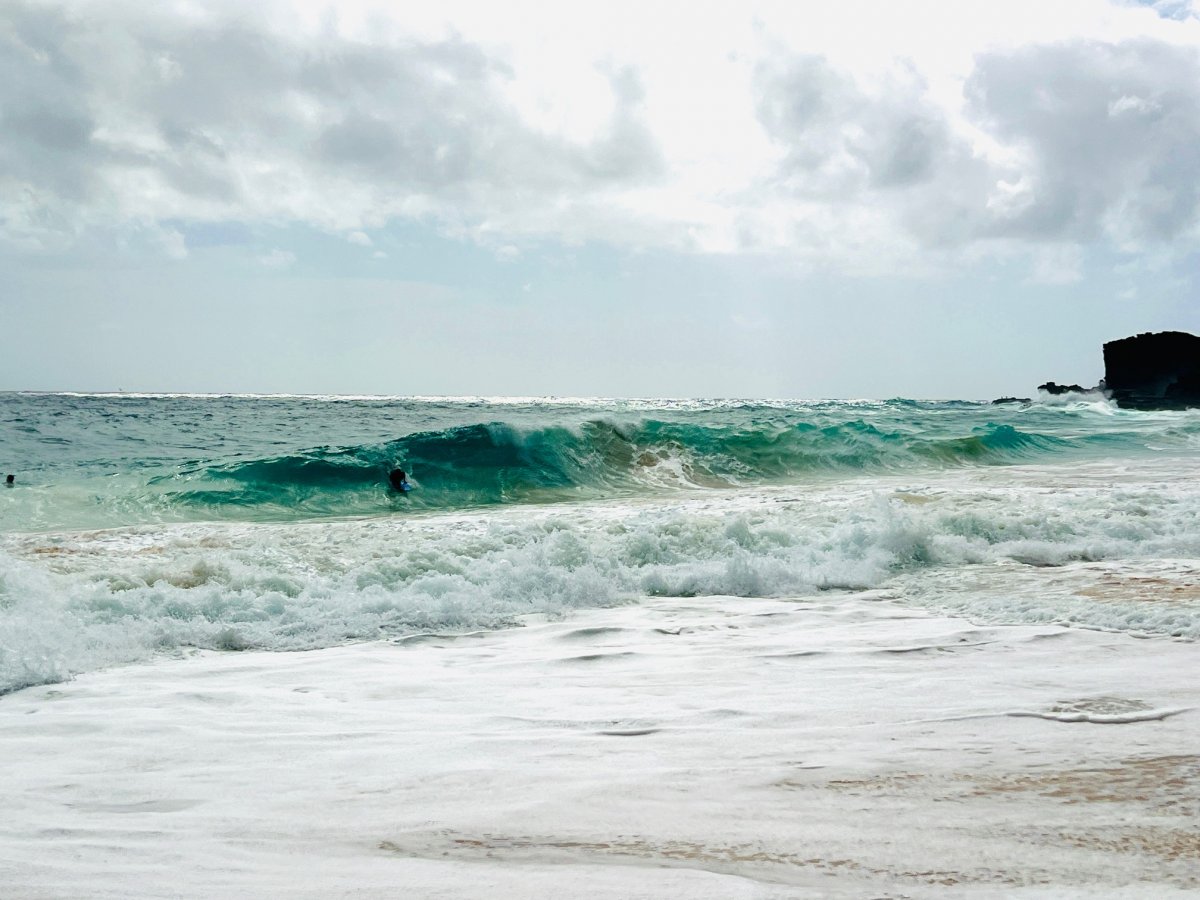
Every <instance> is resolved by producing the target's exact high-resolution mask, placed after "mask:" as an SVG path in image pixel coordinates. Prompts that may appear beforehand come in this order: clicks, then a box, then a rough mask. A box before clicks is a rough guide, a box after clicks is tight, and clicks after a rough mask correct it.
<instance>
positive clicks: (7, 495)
mask: <svg viewBox="0 0 1200 900" xmlns="http://www.w3.org/2000/svg"><path fill="white" fill-rule="evenodd" d="M393 468H403V469H405V470H406V471H407V472H408V473H409V475H410V480H411V482H412V484H413V486H414V487H413V490H412V491H411V492H409V493H407V494H398V493H395V492H393V491H391V490H390V488H389V481H388V473H389V472H390V471H391V470H392V469H393ZM8 472H12V473H13V474H14V475H15V479H14V484H13V486H12V487H11V488H0V694H2V696H0V760H2V761H3V763H2V768H3V772H4V780H3V783H4V785H5V815H4V816H3V817H0V885H2V887H0V894H2V895H4V896H6V897H8V896H12V897H18V898H41V897H77V896H78V897H83V896H86V897H112V898H118V897H119V898H125V897H134V896H136V897H162V898H167V897H170V898H179V897H195V898H207V897H214V896H254V897H280V898H284V897H286V898H289V900H294V898H297V897H304V898H313V900H316V898H321V900H324V898H328V897H342V896H345V897H350V896H353V897H360V898H361V897H379V898H385V897H394V896H417V897H454V898H463V897H470V898H480V900H483V898H487V900H496V898H514V900H515V898H521V900H528V898H545V900H551V898H561V897H564V896H579V897H600V898H613V900H617V898H620V900H628V898H667V897H671V898H674V897H696V898H704V897H711V898H729V897H745V898H756V900H767V898H770V900H782V898H829V897H846V898H850V897H854V898H861V897H895V898H900V897H933V896H938V897H940V896H955V897H959V896H971V897H990V898H998V897H1006V898H1007V897H1013V896H1028V897H1038V898H1043V897H1064V896H1071V897H1082V896H1087V897H1092V896H1098V897H1118V896H1119V897H1147V898H1149V897H1153V898H1159V897H1164V896H1196V892H1197V891H1200V870H1198V869H1197V867H1196V864H1195V860H1196V858H1197V854H1200V844H1198V843H1197V836H1196V829H1195V816H1196V811H1197V810H1198V809H1200V755H1197V751H1196V748H1197V747H1200V715H1198V714H1197V711H1196V710H1197V707H1200V694H1198V693H1197V689H1196V685H1197V683H1200V682H1198V679H1200V653H1198V652H1197V650H1196V646H1197V645H1196V642H1195V639H1196V638H1197V636H1200V575H1198V574H1197V558H1200V518H1198V517H1200V411H1197V412H1163V413H1151V412H1131V411H1124V410H1120V409H1117V408H1115V407H1114V406H1113V405H1112V404H1110V403H1109V402H1108V401H1106V400H1105V399H1104V398H1103V397H1099V396H1094V397H1084V398H1078V397H1075V398H1068V399H1065V400H1064V399H1062V398H1058V399H1056V400H1053V401H1052V400H1050V399H1049V398H1046V399H1043V400H1042V401H1041V402H1034V403H1028V404H1015V405H1000V406H994V405H991V404H982V403H966V402H937V403H935V402H913V401H906V400H892V401H822V402H792V401H787V402H782V401H770V402H768V401H755V400H748V401H678V402H672V401H630V400H554V399H540V400H514V399H490V398H467V399H457V400H445V399H420V398H372V397H359V398H350V397H244V396H229V397H213V396H178V395H171V396H166V395H162V396H158V395H155V396H130V395H68V394H7V395H0V474H7V473H8ZM283 651H292V652H283Z"/></svg>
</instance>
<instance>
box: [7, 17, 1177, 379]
mask: <svg viewBox="0 0 1200 900" xmlns="http://www.w3.org/2000/svg"><path fill="white" fill-rule="evenodd" d="M1198 282H1200V2H1198V0H1160V2H1133V0H1054V2H1046V0H1036V2H1035V0H1004V2H998V0H993V2H984V0H938V2H934V0H906V2H904V3H889V2H839V3H828V2H819V3H818V2H805V0H780V2H775V0H741V2H727V3H726V2H721V3H717V2H710V3H706V2H682V0H650V2H647V0H639V2H626V0H609V2H606V3H603V4H584V3H582V2H578V3H576V2H572V3H554V2H530V0H511V2H506V3H503V4H497V3H493V2H475V3H472V2H453V0H450V2H447V0H442V2H439V3H436V4H432V3H421V4H417V3H399V2H392V3H383V2H368V0H341V2H338V3H336V4H328V3H323V2H312V0H290V2H283V0H265V2H259V3H256V4H245V3H242V2H236V3H235V2H219V0H213V2H195V0H161V2H156V3H154V4H146V3H144V2H142V0H136V2H126V0H103V2H101V0H69V2H61V0H0V340H2V341H3V352H2V353H0V390H82V391H110V390H113V391H115V390H127V391H196V392H251V393H265V392H280V393H317V394H326V393H343V394H384V395H459V396H461V395H518V396H551V395H557V396H602V397H621V396H628V397H778V398H817V397H854V398H859V397H862V398H866V397H875V398H890V397H914V398H963V399H991V398H993V397H997V396H1002V395H1017V396H1028V395H1030V394H1031V393H1033V392H1034V390H1035V388H1036V385H1037V384H1038V383H1040V382H1042V381H1046V380H1056V381H1059V382H1078V383H1080V384H1085V385H1091V384H1094V383H1096V381H1097V380H1098V379H1099V378H1100V377H1101V376H1102V375H1103V361H1102V351H1101V347H1102V344H1103V342H1104V341H1107V340H1113V339H1116V338H1120V337H1124V336H1127V335H1130V334H1135V333H1139V332H1143V331H1158V330H1164V329H1177V330H1183V331H1193V332H1200V293H1198V288H1200V283H1198Z"/></svg>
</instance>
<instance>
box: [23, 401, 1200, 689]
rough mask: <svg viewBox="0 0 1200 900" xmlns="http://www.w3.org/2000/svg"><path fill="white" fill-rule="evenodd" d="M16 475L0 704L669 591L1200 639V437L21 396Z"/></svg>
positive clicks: (710, 409)
mask: <svg viewBox="0 0 1200 900" xmlns="http://www.w3.org/2000/svg"><path fill="white" fill-rule="evenodd" d="M393 467H401V468H404V469H406V470H407V471H408V472H410V473H411V476H412V481H413V484H414V490H413V491H412V492H411V493H409V494H407V495H398V494H396V493H395V492H393V491H391V490H390V489H389V486H388V482H387V473H388V471H389V470H390V469H392V468H393ZM8 472H12V473H13V474H14V475H15V484H14V485H13V486H12V487H10V488H0V692H3V691H5V690H13V689H17V688H20V687H22V686H26V685H31V684H39V683H44V682H48V681H56V680H60V679H63V678H68V677H71V676H72V675H73V674H75V673H78V672H84V671H88V670H90V669H95V668H98V667H102V666H109V665H114V664H118V663H123V662H131V661H137V660H142V659H145V658H147V657H149V656H152V655H155V654H176V653H180V652H183V651H184V650H186V649H187V648H195V647H198V648H209V649H224V650H240V649H264V650H300V649H307V648H315V647H324V646H329V645H332V644H337V643H341V642H345V641H358V640H374V639H381V638H382V639H388V638H394V637H397V636H401V635H405V634H411V633H412V632H414V631H427V630H434V631H440V630H446V629H450V630H461V629H476V628H494V627H501V626H506V625H511V624H514V623H516V622H518V621H519V620H520V617H521V616H522V615H525V614H527V613H539V614H543V615H552V616H555V615H566V614H569V612H570V610H572V609H575V608H581V607H597V606H606V605H612V604H617V603H636V602H638V600H639V598H644V597H646V596H648V595H670V596H687V597H696V598H703V597H705V596H707V595H717V594H733V595H740V596H762V597H780V598H787V597H802V596H811V595H813V594H821V595H822V596H825V597H835V596H837V595H838V593H839V592H845V591H861V590H868V589H876V590H880V591H883V592H885V593H886V594H887V595H888V596H889V597H893V598H894V599H896V600H898V601H900V602H906V603H911V604H915V605H922V606H925V607H933V608H941V609H946V610H951V611H954V612H959V613H962V614H964V615H968V616H975V617H978V618H983V619H988V620H991V621H1013V622H1028V621H1061V622H1065V623H1070V624H1076V625H1081V626H1085V627H1092V628H1114V629H1120V630H1128V631H1135V632H1139V633H1143V634H1149V635H1162V636H1178V637H1185V638H1195V637H1200V599H1198V598H1200V579H1197V578H1196V577H1195V576H1194V574H1193V573H1194V572H1195V571H1196V565H1195V560H1196V559H1197V557H1200V411H1191V412H1169V413H1144V412H1131V411H1124V410H1118V409H1116V408H1114V407H1113V406H1112V405H1111V404H1109V403H1107V402H1105V401H1104V400H1103V399H1102V398H1090V399H1085V400H1078V399H1075V400H1071V401H1066V402H1062V403H1049V402H1044V403H1033V404H1026V405H1005V406H993V405H990V404H980V403H965V402H939V403H934V402H913V401H907V400H891V401H861V402H847V401H822V402H783V401H778V402H776V401H632V400H604V401H601V400H588V401H567V400H558V401H556V400H543V401H521V400H487V399H471V400H420V399H371V398H367V399H362V398H357V399H356V398H304V397H205V396H126V395H103V396H86V395H63V394H0V474H6V473H8ZM1047 572H1051V573H1055V574H1054V576H1053V579H1052V580H1047V576H1045V575H1044V573H1047Z"/></svg>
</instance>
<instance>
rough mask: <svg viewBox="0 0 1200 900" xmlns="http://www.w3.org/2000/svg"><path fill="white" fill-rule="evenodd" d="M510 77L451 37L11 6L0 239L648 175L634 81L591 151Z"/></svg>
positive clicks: (334, 223) (620, 88) (360, 213)
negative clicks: (536, 119)
mask: <svg viewBox="0 0 1200 900" xmlns="http://www.w3.org/2000/svg"><path fill="white" fill-rule="evenodd" d="M509 78H510V73H509V72H508V71H507V69H506V68H505V66H504V65H503V64H502V63H501V62H499V61H497V60H495V59H492V58H491V57H489V56H488V55H487V54H486V53H485V52H484V51H483V50H482V49H480V48H479V47H477V46H474V45H472V44H470V43H468V42H466V41H464V40H461V39H459V38H455V37H449V38H444V39H440V40H426V41H419V40H416V39H411V38H399V37H396V38H389V39H384V40H381V41H379V42H378V43H366V42H362V41H354V40H349V39H344V38H338V37H336V36H331V35H328V34H325V35H308V36H297V35H290V34H287V33H285V32H284V31H282V30H272V29H271V28H269V27H268V26H267V25H266V24H265V23H263V22H260V21H256V20H254V19H253V18H252V17H250V16H242V17H238V18H232V17H230V18H224V17H222V16H220V15H216V14H213V15H201V16H198V17H196V16H191V17H185V16H181V15H176V14H174V13H173V9H172V7H165V6H164V7H155V8H153V9H151V8H146V7H143V6H141V5H133V4H104V5H100V4H74V5H71V4H63V5H55V4H46V3H34V2H20V0H17V2H14V3H9V4H6V5H5V6H4V8H3V9H2V10H0V203H2V207H0V216H2V220H0V233H4V234H5V235H6V236H7V237H9V238H10V239H11V240H27V241H28V240H34V241H37V240H38V239H39V234H38V232H39V230H40V231H42V232H48V233H55V232H57V233H59V234H61V233H64V232H67V231H72V230H77V229H79V228H81V227H86V226H87V225H88V224H94V223H105V224H108V223H113V222H121V221H124V222H141V221H154V220H163V219H173V220H179V221H182V222H219V221H224V220H233V221H246V220H250V221H301V222H305V223H308V224H311V225H315V226H317V227H320V228H327V229H331V230H332V229H355V230H357V229H358V228H360V227H361V226H368V225H370V226H374V225H378V224H381V223H384V222H386V221H388V220H390V219H392V218H395V217H432V218H434V219H435V220H441V219H444V220H447V221H449V222H451V223H453V225H454V226H455V227H459V228H463V227H478V226H480V225H481V224H486V223H487V222H488V220H489V219H490V218H491V217H493V216H494V215H499V216H501V217H504V216H508V215H509V214H511V212H512V211H513V210H514V209H518V208H519V207H521V206H522V205H529V204H533V205H536V206H545V205H546V204H549V203H554V202H556V201H557V200H558V199H559V198H562V197H573V198H576V202H578V203H582V202H587V201H588V200H589V198H591V197H592V196H593V195H596V194H602V193H603V192H605V191H606V190H609V189H611V188H615V187H621V186H624V185H632V184H643V183H647V182H649V181H652V180H653V179H655V178H657V177H659V175H660V174H661V172H662V160H661V158H660V156H659V155H658V152H657V149H656V146H655V144H654V142H653V140H652V139H651V138H650V137H649V134H648V132H647V131H646V129H645V128H644V127H643V125H642V124H641V122H640V119H639V116H638V112H637V106H638V104H639V103H640V97H639V94H638V91H637V90H636V75H634V74H632V73H625V72H619V73H616V74H614V75H613V77H612V79H611V83H612V95H613V97H614V98H615V106H614V111H613V112H612V115H611V117H610V121H609V122H608V124H607V127H606V128H605V129H604V130H602V132H601V133H599V134H597V135H595V136H594V137H593V138H592V139H591V140H586V141H572V140H568V139H566V138H564V137H562V136H560V135H555V134H551V133H546V132H543V131H540V130H538V129H535V128H532V127H530V126H529V125H527V124H526V123H525V122H524V121H523V119H522V118H521V116H520V115H519V114H518V113H517V111H516V110H515V109H514V108H513V106H512V104H511V103H509V102H508V100H507V98H506V94H505V88H506V81H507V80H508V79H509ZM31 223H37V225H38V227H34V228H31V227H30V225H31ZM42 236H44V235H42Z"/></svg>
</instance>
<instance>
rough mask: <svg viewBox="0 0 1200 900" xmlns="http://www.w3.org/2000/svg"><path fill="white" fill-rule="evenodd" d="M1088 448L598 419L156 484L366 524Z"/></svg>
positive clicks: (478, 432)
mask: <svg viewBox="0 0 1200 900" xmlns="http://www.w3.org/2000/svg"><path fill="white" fill-rule="evenodd" d="M1075 445H1076V442H1073V441H1071V440H1068V439H1063V438H1058V437H1053V436H1050V435H1043V434H1035V433H1027V432H1023V431H1020V430H1018V429H1016V428H1014V427H1013V426H1011V425H1007V424H988V425H986V426H982V427H979V428H976V429H974V430H973V432H972V433H970V434H967V435H959V436H947V437H940V438H933V437H930V436H929V435H928V434H927V433H923V434H922V433H917V432H915V431H914V432H910V431H904V430H893V431H888V430H884V429H881V428H879V427H878V426H876V425H873V424H871V423H869V422H865V421H861V420H852V421H848V422H844V423H842V424H838V425H826V426H818V425H813V424H808V423H799V424H787V425H775V424H763V425H758V426H756V427H727V426H724V427H723V426H704V425H696V424H686V423H678V422H665V421H657V420H646V421H640V422H636V423H630V424H623V423H619V422H614V421H609V420H605V419H594V420H590V421H586V422H584V423H582V424H581V425H579V426H577V427H570V428H568V427H543V428H534V429H522V428H517V427H514V426H512V425H509V424H506V423H504V422H492V423H488V424H480V425H466V426H460V427H454V428H447V429H442V430H436V431H428V432H419V433H416V434H411V435H407V436H405V437H403V438H400V439H397V440H394V441H390V442H385V443H381V444H371V445H363V446H354V447H317V448H313V449H310V450H306V451H303V452H299V453H289V454H285V455H281V456H273V457H264V458H259V459H252V460H245V461H242V460H239V461H234V462H227V463H220V464H215V465H213V464H201V463H197V464H193V465H192V466H188V467H184V468H183V469H182V470H181V471H180V472H179V473H177V474H173V475H171V476H163V477H159V478H157V479H154V483H156V484H158V485H160V486H163V487H171V486H173V487H174V488H175V489H174V490H169V491H168V493H167V494H166V497H167V498H168V499H169V500H170V501H171V502H175V503H181V504H185V505H188V506H191V507H204V508H208V509H217V510H219V509H221V508H226V509H227V511H232V508H240V509H242V510H245V511H249V510H252V509H257V510H261V511H263V512H264V513H267V512H269V511H270V510H273V509H274V510H278V511H280V512H284V511H286V512H288V513H289V514H294V513H296V512H297V511H307V512H309V513H312V514H345V515H354V514H359V513H363V512H370V511H372V510H377V509H378V507H379V504H380V502H381V501H387V502H391V503H394V504H404V505H405V506H406V507H413V508H453V507H472V506H481V505H492V504H504V503H529V502H553V501H556V500H568V499H585V498H586V499H590V498H595V497H601V496H609V495H617V496H629V495H636V494H643V493H661V492H664V491H671V490H680V489H703V488H723V487H738V486H749V485H760V484H772V483H786V482H788V481H794V480H797V479H808V478H813V477H817V476H820V475H822V474H824V473H830V474H838V473H846V472H849V471H856V470H859V471H886V470H902V469H911V468H917V467H929V466H933V467H937V468H940V467H945V466H962V465H1000V464H1006V463H1013V462H1018V461H1026V460H1029V459H1032V458H1036V457H1038V456H1040V455H1046V454H1053V453H1057V452H1062V451H1065V450H1069V449H1070V448H1071V447H1073V446H1075ZM396 467H400V468H404V469H405V470H407V471H408V472H409V473H410V475H411V477H412V479H413V481H414V484H415V486H416V490H414V491H413V492H412V493H411V494H408V495H405V496H397V495H394V494H393V493H392V492H390V491H389V490H388V484H387V473H388V472H389V471H390V470H391V469H393V468H396ZM180 482H183V483H184V484H182V485H181V484H180ZM184 485H186V486H184Z"/></svg>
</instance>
